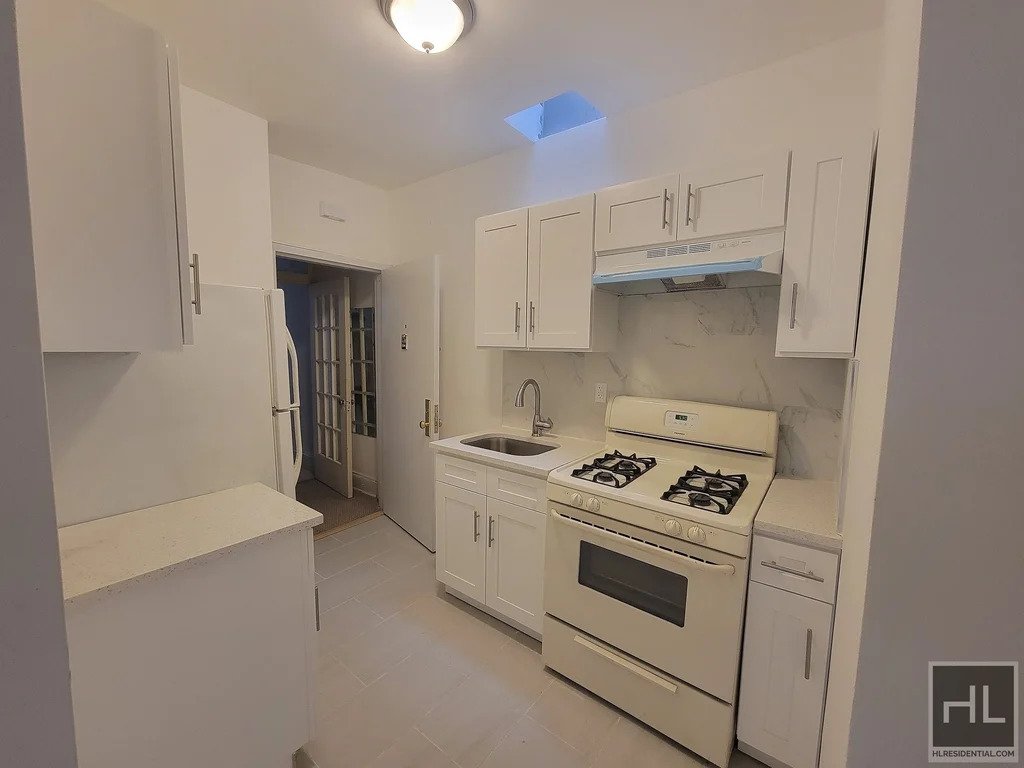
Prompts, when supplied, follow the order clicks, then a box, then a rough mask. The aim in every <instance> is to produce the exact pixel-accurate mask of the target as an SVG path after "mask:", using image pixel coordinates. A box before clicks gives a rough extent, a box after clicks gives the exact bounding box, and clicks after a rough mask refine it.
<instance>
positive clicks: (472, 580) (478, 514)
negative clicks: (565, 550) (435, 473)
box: [435, 456, 547, 637]
mask: <svg viewBox="0 0 1024 768" xmlns="http://www.w3.org/2000/svg"><path fill="white" fill-rule="evenodd" d="M437 463H438V466H439V467H441V466H442V465H447V464H449V463H450V459H449V458H448V457H445V456H438V457H437ZM460 463H462V464H465V463H466V462H460ZM474 466H476V468H477V469H478V470H479V471H480V472H482V473H484V474H485V475H487V477H488V480H489V482H487V484H486V485H485V487H487V488H488V489H489V491H488V492H491V490H490V489H493V491H494V492H496V493H497V492H499V491H500V490H501V489H502V488H503V487H506V486H508V485H509V483H510V482H511V481H512V480H514V479H516V478H518V481H517V484H520V487H521V488H524V489H532V490H533V493H531V494H527V495H528V496H529V495H535V494H536V493H542V492H543V487H544V480H541V479H538V478H533V477H528V476H525V475H517V474H516V473H512V472H508V471H506V470H500V469H493V468H490V467H485V466H483V465H474ZM439 476H440V474H439ZM435 514H436V525H437V558H436V562H437V580H438V581H440V582H441V583H442V584H444V585H445V586H446V587H448V588H449V589H450V590H451V591H453V592H455V593H457V594H459V595H461V596H463V597H466V598H469V599H470V600H472V601H475V602H476V603H478V604H479V605H480V606H482V607H484V608H485V609H487V610H488V611H489V612H491V613H492V614H494V615H495V616H498V617H499V618H504V619H508V620H509V621H510V622H511V623H512V624H514V625H516V626H518V627H519V628H520V629H526V630H528V631H529V632H531V633H532V634H535V635H536V636H537V637H540V635H541V632H542V630H543V625H544V532H545V527H546V522H547V518H546V516H545V514H544V512H543V511H542V510H541V511H538V510H537V509H536V508H527V507H525V506H520V505H518V504H513V503H511V502H509V501H506V500H504V499H501V498H491V497H490V496H484V495H483V494H481V493H476V492H474V491H468V490H466V489H464V488H458V487H456V486H454V485H449V484H448V483H444V482H438V483H436V485H435Z"/></svg>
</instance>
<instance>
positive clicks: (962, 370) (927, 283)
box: [844, 0, 1024, 767]
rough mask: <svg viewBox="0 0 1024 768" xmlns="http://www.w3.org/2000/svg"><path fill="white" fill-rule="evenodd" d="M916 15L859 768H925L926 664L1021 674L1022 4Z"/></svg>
mask: <svg viewBox="0 0 1024 768" xmlns="http://www.w3.org/2000/svg"><path fill="white" fill-rule="evenodd" d="M923 7H924V12H923V21H922V27H921V45H920V70H919V79H918V87H917V112H916V122H915V129H914V135H913V151H912V157H911V163H910V182H909V191H908V195H907V205H906V220H905V225H904V231H903V244H902V256H901V261H900V276H899V292H898V301H897V305H896V314H895V331H894V334H893V343H892V355H891V364H890V372H889V388H888V398H887V401H886V404H885V420H884V428H883V434H882V440H881V452H880V457H879V459H880V460H879V471H878V483H877V488H876V499H875V513H874V522H873V526H872V530H871V546H870V559H869V564H870V567H869V569H868V574H867V593H866V599H865V603H864V622H863V633H862V640H861V648H860V664H859V669H858V672H857V688H856V696H855V698H854V707H853V713H852V716H853V721H852V726H851V733H850V748H849V759H848V762H847V764H848V765H849V766H857V767H859V766H880V765H892V766H896V765H898V766H911V765H921V766H923V765H926V760H927V750H926V747H927V735H928V726H927V712H928V680H927V670H928V666H927V663H928V661H949V660H954V661H957V660H982V661H1020V660H1021V659H1024V611H1022V599H1021V585H1022V583H1024V558H1022V556H1021V548H1022V543H1024V515H1022V514H1021V505H1020V502H1019V492H1018V490H1017V484H1018V483H1019V480H1020V475H1021V470H1022V468H1024V441H1022V439H1021V438H1022V435H1024V343H1022V341H1021V329H1022V328H1024V301H1022V299H1021V289H1022V287H1024V258H1022V251H1021V246H1020V234H1019V230H1020V222H1021V220H1024V194H1022V189H1021V167H1022V165H1024V157H1022V143H1021V137H1022V136H1024V101H1022V100H1021V99H1020V98H1019V95H1020V84H1021V78H1022V73H1024V65H1022V62H1021V57H1020V43H1021V39H1022V36H1024V4H1021V3H1019V2H1013V1H1012V0H975V2H971V3H963V2H960V1H959V0H926V2H924V4H923ZM989 479H993V480H994V482H989ZM964 480H966V482H964ZM845 556H846V553H845V552H844V557H845ZM1018 685H1019V682H1018ZM992 714H993V715H996V714H999V713H997V712H993V713H992ZM1016 716H1017V717H1018V718H1020V711H1019V710H1018V711H1017V713H1016Z"/></svg>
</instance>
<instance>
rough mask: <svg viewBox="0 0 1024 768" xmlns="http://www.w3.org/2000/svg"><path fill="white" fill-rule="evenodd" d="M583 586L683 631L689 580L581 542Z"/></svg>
mask: <svg viewBox="0 0 1024 768" xmlns="http://www.w3.org/2000/svg"><path fill="white" fill-rule="evenodd" d="M579 583H580V584H582V585H583V586H584V587H590V589H594V590H597V591H598V592H600V593H602V594H605V595H608V597H611V598H614V599H615V600H619V601H621V602H623V603H626V604H627V605H631V606H633V607H634V608H638V609H639V610H641V611H644V612H645V613H649V614H651V615H652V616H657V617H658V618H659V619H664V620H665V621H668V622H671V623H672V624H675V625H676V626H679V627H682V626H684V625H685V620H686V577H685V576H680V575H679V574H678V573H673V572H672V571H666V570H665V569H664V568H659V567H658V566H656V565H651V564H650V563H645V562H644V561H643V560H637V559H635V558H632V557H628V556H626V555H622V554H619V553H618V552H613V551H612V550H610V549H605V548H604V547H599V546H597V545H596V544H591V543H590V542H589V541H581V542H580V572H579Z"/></svg>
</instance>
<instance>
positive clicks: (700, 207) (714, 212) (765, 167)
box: [678, 151, 789, 240]
mask: <svg viewBox="0 0 1024 768" xmlns="http://www.w3.org/2000/svg"><path fill="white" fill-rule="evenodd" d="M788 180H789V152H788V151H775V152H771V153H769V154H763V155H758V156H756V157H750V158H746V159H739V160H734V161H731V162H728V163H725V164H716V165H713V166H708V167H706V168H696V169H694V170H693V171H690V172H687V173H684V174H683V177H682V183H681V184H680V186H679V238H678V239H679V240H692V239H694V238H699V239H703V238H709V237H718V236H721V235H731V234H736V233H739V232H754V231H757V230H761V229H774V228H776V227H781V226H783V225H785V223H786V188H787V183H788Z"/></svg>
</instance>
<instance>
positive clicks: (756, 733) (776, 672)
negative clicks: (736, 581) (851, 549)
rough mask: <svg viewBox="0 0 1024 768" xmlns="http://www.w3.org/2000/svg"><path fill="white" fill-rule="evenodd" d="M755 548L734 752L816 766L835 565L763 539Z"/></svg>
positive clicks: (827, 557)
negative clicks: (736, 745) (737, 750)
mask: <svg viewBox="0 0 1024 768" xmlns="http://www.w3.org/2000/svg"><path fill="white" fill-rule="evenodd" d="M753 550H754V554H753V558H752V559H753V565H752V568H751V579H752V581H751V582H750V587H749V592H748V594H747V619H746V633H745V634H744V639H743V665H742V670H741V675H742V677H741V679H740V697H739V716H738V718H737V725H736V735H737V738H738V740H739V748H740V750H741V751H744V752H747V753H749V754H751V755H752V756H754V757H756V758H758V759H760V760H762V761H764V760H768V761H770V763H771V764H772V765H778V766H788V768H817V765H818V750H819V746H820V743H821V724H822V718H823V715H824V709H825V689H826V685H827V681H828V660H829V651H830V648H831V644H832V616H833V605H832V602H831V601H833V600H834V595H835V577H836V571H837V559H836V556H835V554H833V553H825V552H821V551H819V550H815V549H810V548H807V547H802V546H798V545H795V544H790V543H786V542H776V541H774V540H772V539H766V538H762V537H755V540H754V548H753ZM780 563H781V564H784V565H782V566H780ZM755 579H763V580H764V581H766V582H768V583H761V582H760V581H755ZM823 597H824V598H826V599H827V600H829V601H830V602H825V600H823V599H821V598H823Z"/></svg>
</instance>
